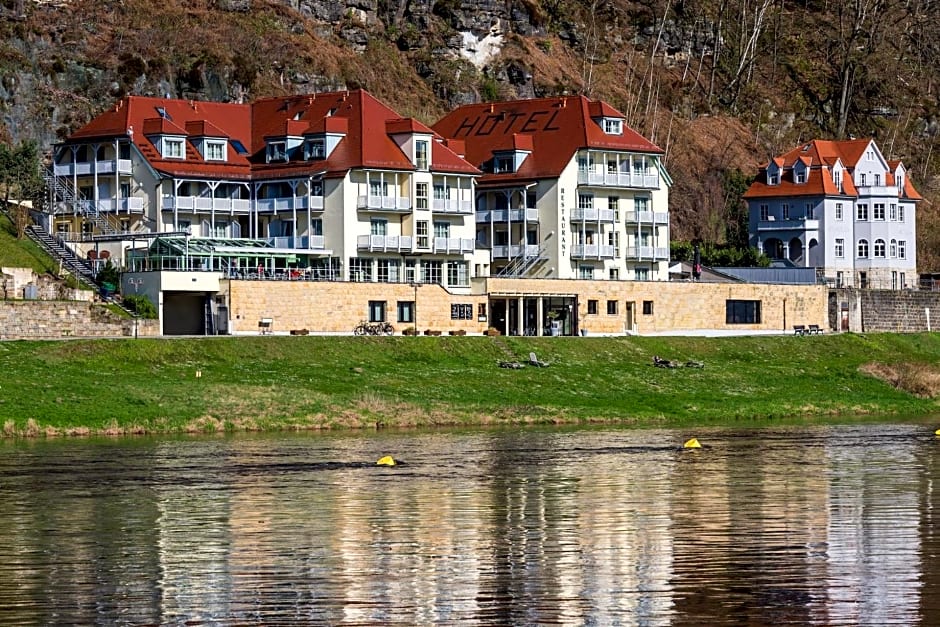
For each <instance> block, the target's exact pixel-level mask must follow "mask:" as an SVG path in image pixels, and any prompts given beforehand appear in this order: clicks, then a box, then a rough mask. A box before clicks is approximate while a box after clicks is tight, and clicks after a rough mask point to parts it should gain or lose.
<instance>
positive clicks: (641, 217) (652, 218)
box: [624, 211, 669, 224]
mask: <svg viewBox="0 0 940 627" xmlns="http://www.w3.org/2000/svg"><path fill="white" fill-rule="evenodd" d="M624 219H625V221H626V223H627V224H669V212H667V211H627V212H625V213H624Z"/></svg>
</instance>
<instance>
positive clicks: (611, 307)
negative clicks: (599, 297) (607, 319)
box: [607, 300, 617, 316]
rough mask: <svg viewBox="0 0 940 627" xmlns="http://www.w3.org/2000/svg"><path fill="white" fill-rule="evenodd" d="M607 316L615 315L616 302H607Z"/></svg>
mask: <svg viewBox="0 0 940 627" xmlns="http://www.w3.org/2000/svg"><path fill="white" fill-rule="evenodd" d="M607 315H608V316H615V315H617V301H615V300H609V301H607Z"/></svg>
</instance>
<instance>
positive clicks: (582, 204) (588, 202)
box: [578, 194, 594, 209]
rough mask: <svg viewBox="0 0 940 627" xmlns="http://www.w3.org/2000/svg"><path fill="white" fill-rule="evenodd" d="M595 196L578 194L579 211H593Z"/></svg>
mask: <svg viewBox="0 0 940 627" xmlns="http://www.w3.org/2000/svg"><path fill="white" fill-rule="evenodd" d="M593 208H594V194H578V209H593Z"/></svg>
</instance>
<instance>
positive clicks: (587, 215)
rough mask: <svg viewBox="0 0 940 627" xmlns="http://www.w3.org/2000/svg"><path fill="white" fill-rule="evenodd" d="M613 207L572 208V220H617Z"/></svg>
mask: <svg viewBox="0 0 940 627" xmlns="http://www.w3.org/2000/svg"><path fill="white" fill-rule="evenodd" d="M615 218H616V214H615V212H614V210H613V209H572V210H571V221H572V222H615V221H616V219H615Z"/></svg>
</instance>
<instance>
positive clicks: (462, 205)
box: [431, 198, 473, 214]
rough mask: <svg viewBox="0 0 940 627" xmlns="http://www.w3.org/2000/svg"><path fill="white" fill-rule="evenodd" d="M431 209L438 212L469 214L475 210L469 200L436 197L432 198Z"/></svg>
mask: <svg viewBox="0 0 940 627" xmlns="http://www.w3.org/2000/svg"><path fill="white" fill-rule="evenodd" d="M431 209H432V210H434V211H436V212H438V213H460V214H469V213H472V212H473V203H472V202H470V201H469V200H457V199H453V198H448V199H444V198H434V199H432V200H431Z"/></svg>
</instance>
